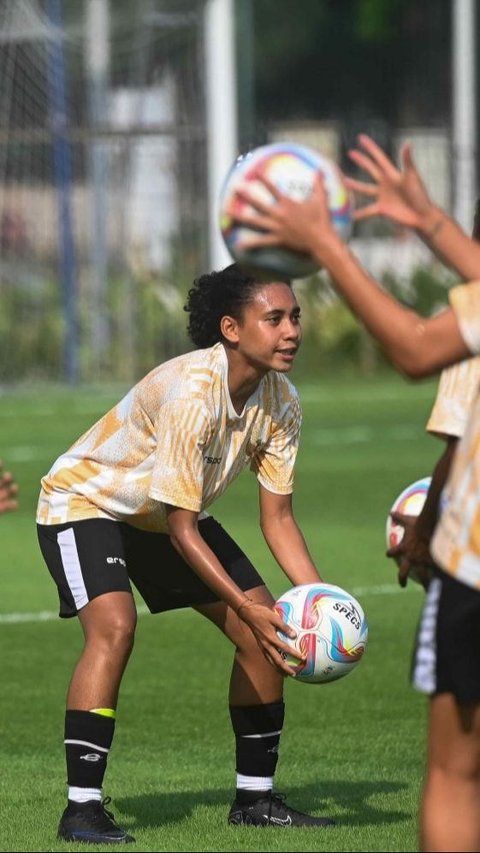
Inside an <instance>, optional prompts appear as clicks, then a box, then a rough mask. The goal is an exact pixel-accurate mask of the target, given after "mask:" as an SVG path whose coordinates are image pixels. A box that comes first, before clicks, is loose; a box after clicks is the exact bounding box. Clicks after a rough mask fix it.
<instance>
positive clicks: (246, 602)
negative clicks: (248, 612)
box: [237, 598, 255, 618]
mask: <svg viewBox="0 0 480 853" xmlns="http://www.w3.org/2000/svg"><path fill="white" fill-rule="evenodd" d="M249 604H255V602H254V601H252V599H251V598H244V599H243V601H241V602H240V604H239V605H238V607H237V616H239V617H240V610H241V609H242V607H247V606H248V605H249ZM240 618H241V617H240Z"/></svg>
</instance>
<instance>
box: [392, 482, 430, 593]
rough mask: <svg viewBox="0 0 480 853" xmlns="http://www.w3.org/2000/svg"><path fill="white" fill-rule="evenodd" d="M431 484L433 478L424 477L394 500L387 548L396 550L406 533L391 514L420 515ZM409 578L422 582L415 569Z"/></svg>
mask: <svg viewBox="0 0 480 853" xmlns="http://www.w3.org/2000/svg"><path fill="white" fill-rule="evenodd" d="M431 482H432V478H431V477H423V478H422V479H421V480H415V482H414V483H411V484H410V486H407V488H406V489H404V490H403V492H400V494H399V495H398V497H397V498H396V499H395V500H394V502H393V504H392V507H391V509H390V512H389V513H388V516H387V524H386V529H385V535H386V540H387V548H394V547H395V546H396V545H399V544H400V542H401V541H402V539H403V535H404V532H405V531H404V529H403V527H402V525H401V524H396V523H395V522H394V521H393V520H392V518H391V517H390V513H391V512H401V513H402V515H413V516H417V515H420V513H421V511H422V508H423V505H424V503H425V499H426V497H427V492H428V490H429V488H430V483H431ZM409 578H411V580H413V581H416V582H417V583H419V582H420V579H419V577H418V576H417V574H416V572H415V571H414V570H413V569H411V570H410V573H409Z"/></svg>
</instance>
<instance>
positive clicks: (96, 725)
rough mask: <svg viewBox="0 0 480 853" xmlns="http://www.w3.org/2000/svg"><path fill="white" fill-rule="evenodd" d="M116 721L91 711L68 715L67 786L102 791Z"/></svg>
mask: <svg viewBox="0 0 480 853" xmlns="http://www.w3.org/2000/svg"><path fill="white" fill-rule="evenodd" d="M114 729H115V721H114V720H113V719H111V718H110V717H104V716H102V715H101V714H92V713H91V712H90V711H67V712H66V714H65V755H66V760H67V781H68V784H69V785H71V786H74V787H77V788H101V787H102V784H103V777H104V775H105V770H106V769H107V758H108V751H109V749H110V747H111V745H112V740H113V732H114Z"/></svg>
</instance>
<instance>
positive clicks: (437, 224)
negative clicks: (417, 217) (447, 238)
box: [425, 215, 445, 240]
mask: <svg viewBox="0 0 480 853" xmlns="http://www.w3.org/2000/svg"><path fill="white" fill-rule="evenodd" d="M444 222H445V217H444V216H443V215H441V216H439V217H438V219H437V220H436V221H435V222H434V223H433V225H432V227H431V228H430V231H427V233H426V235H425V236H426V238H427V240H433V238H434V237H435V236H436V234H438V232H439V231H440V228H441V227H442V226H443V223H444Z"/></svg>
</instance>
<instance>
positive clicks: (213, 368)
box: [37, 344, 301, 532]
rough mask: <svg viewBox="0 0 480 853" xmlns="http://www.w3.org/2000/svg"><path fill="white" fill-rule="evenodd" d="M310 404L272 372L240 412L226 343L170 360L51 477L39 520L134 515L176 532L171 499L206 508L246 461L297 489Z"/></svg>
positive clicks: (138, 522) (285, 489) (142, 523)
mask: <svg viewBox="0 0 480 853" xmlns="http://www.w3.org/2000/svg"><path fill="white" fill-rule="evenodd" d="M300 423H301V410H300V404H299V401H298V395H297V392H296V390H295V388H294V387H293V385H292V384H291V382H290V381H289V380H288V379H287V377H286V376H284V375H283V374H281V373H277V372H276V371H273V370H272V371H270V372H269V373H267V374H266V376H265V377H264V378H263V379H262V380H261V382H260V384H259V386H258V388H257V389H256V391H255V392H254V394H253V395H252V396H251V397H250V398H249V400H247V403H246V405H245V408H244V410H243V412H242V413H241V414H240V415H239V414H237V413H236V411H235V409H234V408H233V405H232V402H231V399H230V394H229V391H228V362H227V356H226V353H225V350H224V347H223V345H222V344H216V345H215V346H213V347H211V348H209V349H204V350H196V351H195V352H191V353H187V354H185V355H181V356H179V357H178V358H174V359H172V360H170V361H167V362H165V363H164V364H161V365H160V366H158V367H156V368H155V369H154V370H152V371H151V373H149V374H148V375H147V376H146V377H145V378H144V379H142V380H141V381H140V382H139V383H138V384H137V385H135V387H134V388H132V389H131V391H130V392H129V393H128V394H127V395H126V397H124V398H123V400H121V401H120V403H118V405H117V406H115V408H113V409H111V411H109V412H108V413H107V414H106V415H104V417H102V418H101V419H100V420H99V421H98V422H97V423H96V424H94V426H92V427H91V429H89V430H88V432H86V433H85V434H84V435H82V436H81V437H80V438H79V439H78V441H76V442H75V444H73V445H72V447H71V448H70V449H69V450H67V452H66V453H65V454H63V455H62V456H60V457H59V458H58V459H57V461H56V462H55V463H54V465H53V466H52V468H51V469H50V471H49V472H48V474H47V475H46V476H45V477H43V479H42V490H41V493H40V499H39V504H38V512H37V521H38V522H39V523H40V524H61V523H64V522H68V521H74V520H79V519H84V518H98V517H100V518H111V519H116V520H121V521H126V522H128V523H129V524H132V525H133V526H134V527H139V528H142V529H144V530H153V531H159V532H167V530H168V528H167V522H166V507H165V504H172V505H173V506H177V507H182V508H183V509H188V510H191V511H193V512H199V513H202V512H203V511H204V510H205V509H206V507H208V506H209V505H210V504H211V503H212V502H213V501H214V500H215V499H216V498H217V497H219V495H221V494H222V492H224V491H225V489H226V488H227V486H228V485H229V484H230V483H231V482H232V481H233V480H234V479H235V478H236V477H237V476H238V474H240V472H241V471H242V470H243V469H244V468H245V467H247V466H250V468H251V469H252V470H253V471H254V473H255V474H256V477H257V480H258V482H259V483H260V484H261V485H262V486H264V487H265V488H266V489H268V490H269V491H271V492H274V493H276V494H290V493H291V492H292V489H293V469H294V464H295V459H296V455H297V450H298V440H299V432H300Z"/></svg>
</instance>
